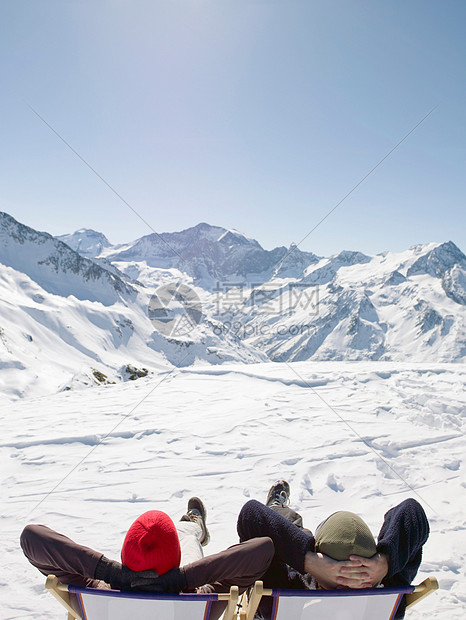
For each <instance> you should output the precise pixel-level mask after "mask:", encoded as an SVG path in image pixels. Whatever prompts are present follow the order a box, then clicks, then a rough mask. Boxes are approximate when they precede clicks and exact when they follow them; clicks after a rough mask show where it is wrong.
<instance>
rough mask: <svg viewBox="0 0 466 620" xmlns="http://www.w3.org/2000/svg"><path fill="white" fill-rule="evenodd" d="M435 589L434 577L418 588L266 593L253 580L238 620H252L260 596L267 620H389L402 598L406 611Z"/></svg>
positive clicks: (435, 581)
mask: <svg viewBox="0 0 466 620" xmlns="http://www.w3.org/2000/svg"><path fill="white" fill-rule="evenodd" d="M437 589H438V582H437V579H436V578H435V577H428V578H427V579H426V580H425V581H423V582H422V583H421V584H420V585H418V586H405V587H399V588H367V589H364V590H269V589H265V588H264V587H263V583H262V581H256V583H255V585H254V588H253V589H252V591H251V593H250V596H249V600H248V601H247V600H246V599H245V597H244V596H243V599H242V602H241V606H242V607H243V608H245V609H242V610H241V611H240V620H253V618H254V614H255V613H256V611H257V608H258V606H259V603H260V602H261V600H262V598H263V597H271V602H270V606H271V616H270V617H271V620H290V619H291V618H292V619H293V620H320V619H321V618H333V619H335V620H373V619H374V618H377V620H392V618H394V616H395V613H396V610H397V609H398V606H399V604H400V602H401V598H402V596H403V595H406V609H408V608H410V607H411V606H412V605H414V604H415V603H417V602H419V601H420V600H422V599H423V598H425V597H426V596H427V595H428V594H430V593H431V592H433V591H434V590H437Z"/></svg>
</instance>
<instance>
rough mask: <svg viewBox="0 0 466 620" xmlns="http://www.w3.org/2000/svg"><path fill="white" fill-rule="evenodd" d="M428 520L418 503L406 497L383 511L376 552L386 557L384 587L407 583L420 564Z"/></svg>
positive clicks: (427, 530)
mask: <svg viewBox="0 0 466 620" xmlns="http://www.w3.org/2000/svg"><path fill="white" fill-rule="evenodd" d="M428 536H429V522H428V521H427V516H426V513H425V512H424V509H423V508H422V506H421V505H420V504H419V502H417V501H416V500H415V499H407V500H405V501H404V502H402V503H401V504H399V505H398V506H395V508H392V509H391V510H389V511H388V512H387V514H386V515H385V518H384V522H383V525H382V529H381V530H380V533H379V538H378V544H377V551H379V552H381V553H384V554H386V555H387V557H388V571H387V575H386V577H385V578H384V580H383V583H384V585H386V586H397V585H409V584H410V583H411V582H412V580H413V579H414V577H415V576H416V573H417V571H418V568H419V566H420V564H421V559H422V546H423V545H424V543H425V542H426V540H427V538H428Z"/></svg>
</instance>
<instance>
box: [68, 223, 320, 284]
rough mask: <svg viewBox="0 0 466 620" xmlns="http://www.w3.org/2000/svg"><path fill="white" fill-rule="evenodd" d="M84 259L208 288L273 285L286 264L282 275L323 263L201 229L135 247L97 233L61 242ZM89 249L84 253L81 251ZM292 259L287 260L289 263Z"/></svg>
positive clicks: (225, 232) (306, 255) (159, 237)
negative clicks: (162, 272)
mask: <svg viewBox="0 0 466 620" xmlns="http://www.w3.org/2000/svg"><path fill="white" fill-rule="evenodd" d="M60 239H62V240H63V241H65V242H66V243H69V244H70V245H71V247H72V248H73V249H75V250H76V251H77V252H80V253H81V254H82V255H83V256H89V257H92V258H105V259H106V260H108V261H110V262H111V263H113V264H114V265H119V264H121V263H125V264H127V263H144V264H146V265H148V266H150V267H157V268H164V269H177V270H179V271H180V272H183V273H185V274H187V275H188V276H190V277H191V278H193V281H194V282H195V283H196V284H199V285H200V286H204V287H206V288H209V287H212V286H214V285H215V282H216V281H218V280H222V281H227V280H231V281H232V282H236V281H243V280H244V279H249V280H250V279H251V278H253V279H254V280H255V281H266V280H268V279H270V278H271V277H272V276H273V274H274V270H275V269H276V267H277V265H278V264H279V263H280V261H282V259H285V260H283V266H282V267H281V270H280V271H286V270H287V269H288V270H289V269H290V268H291V267H293V268H294V269H298V270H301V272H302V270H303V269H304V268H305V267H307V266H308V265H310V264H311V263H314V262H316V261H317V260H318V258H317V257H316V256H315V255H314V254H312V253H310V252H301V251H300V250H299V249H295V250H294V251H293V252H292V253H291V254H290V255H289V256H287V254H288V250H287V248H285V247H279V248H274V249H273V250H271V251H269V250H264V249H263V248H262V247H261V245H260V244H259V243H258V242H257V241H256V240H255V239H250V238H249V237H246V236H245V235H244V234H243V233H240V232H238V231H237V230H227V229H225V228H221V227H220V226H210V225H209V224H206V223H201V224H198V225H197V226H193V227H192V228H187V229H186V230H182V231H181V232H174V233H161V234H156V233H152V234H151V235H146V236H145V237H142V238H141V239H137V240H136V241H134V242H133V243H128V244H122V245H119V246H115V247H111V246H109V245H108V244H106V243H105V242H104V241H103V239H105V237H104V236H103V235H102V236H100V233H96V232H95V231H85V230H81V231H77V232H76V233H74V234H72V235H63V236H61V237H60ZM81 247H82V248H83V250H81V249H80V248H81ZM285 257H286V258H285Z"/></svg>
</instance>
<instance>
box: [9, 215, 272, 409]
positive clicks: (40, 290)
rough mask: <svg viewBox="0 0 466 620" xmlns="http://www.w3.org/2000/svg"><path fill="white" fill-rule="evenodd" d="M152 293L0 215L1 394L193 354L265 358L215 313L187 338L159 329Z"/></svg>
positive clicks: (98, 380) (121, 376) (188, 359)
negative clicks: (222, 326) (222, 325)
mask: <svg viewBox="0 0 466 620" xmlns="http://www.w3.org/2000/svg"><path fill="white" fill-rule="evenodd" d="M81 247H82V248H83V251H86V250H88V249H89V246H84V247H83V246H81ZM153 292H154V289H153V288H147V287H145V286H144V285H143V284H141V283H139V282H136V281H133V280H131V279H130V278H129V277H128V276H126V275H125V274H123V273H122V272H120V271H119V270H118V269H117V268H115V267H114V266H113V265H111V264H109V269H107V268H106V267H104V266H102V265H99V264H97V262H96V259H92V260H91V259H89V258H86V257H82V256H81V255H80V254H78V253H77V252H75V251H74V250H73V249H72V248H71V247H69V246H68V245H67V244H65V243H64V242H62V241H60V240H59V239H56V238H54V237H52V236H51V235H49V234H48V233H43V232H39V231H36V230H34V229H32V228H29V227H28V226H24V225H23V224H21V223H19V222H17V221H16V220H15V219H14V218H12V217H11V216H10V215H8V214H6V213H0V370H1V373H0V395H1V394H3V395H4V396H7V397H9V398H18V397H21V396H24V395H41V394H44V393H47V392H54V391H56V390H61V389H69V388H72V387H78V386H86V385H96V384H103V383H112V382H119V381H122V380H126V379H130V378H133V377H135V376H137V372H136V373H134V372H132V370H131V369H135V371H142V372H143V373H144V372H145V371H143V370H142V369H146V370H147V371H157V372H159V371H167V372H168V371H169V370H170V369H171V368H172V367H173V366H172V365H173V364H175V365H176V366H185V365H189V364H193V363H195V362H196V361H197V360H205V361H207V362H209V363H214V364H215V363H219V362H223V361H226V360H229V361H243V362H251V361H264V360H266V355H265V354H264V353H260V351H256V350H254V349H252V348H251V347H250V346H249V345H247V344H245V343H243V342H241V340H240V339H239V338H237V337H236V336H235V335H234V334H228V335H227V337H226V338H225V335H223V334H221V332H220V330H218V329H216V323H215V322H214V321H212V320H209V319H206V320H204V321H203V322H202V323H201V325H199V327H198V329H197V330H196V331H195V332H194V333H192V334H189V337H188V338H186V337H183V336H177V335H176V334H175V335H174V336H171V335H167V334H164V333H160V332H159V331H157V330H156V329H155V328H154V325H153V324H152V323H151V321H150V319H149V316H148V307H149V302H150V298H151V295H152V294H153ZM128 367H129V369H128Z"/></svg>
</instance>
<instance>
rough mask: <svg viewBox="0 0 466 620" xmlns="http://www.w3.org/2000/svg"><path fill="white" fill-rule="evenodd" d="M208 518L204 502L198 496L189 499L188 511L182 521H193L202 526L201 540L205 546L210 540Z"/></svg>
mask: <svg viewBox="0 0 466 620" xmlns="http://www.w3.org/2000/svg"><path fill="white" fill-rule="evenodd" d="M206 518H207V510H206V507H205V506H204V504H203V502H202V501H201V500H200V499H199V498H198V497H191V498H190V499H189V501H188V511H187V513H186V514H185V515H183V516H182V517H181V519H180V521H192V522H193V523H197V524H198V525H200V526H201V530H202V536H201V539H200V540H199V542H200V543H201V545H202V546H203V547H205V546H206V545H207V543H208V542H209V540H210V534H209V530H208V529H207V525H206Z"/></svg>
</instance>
